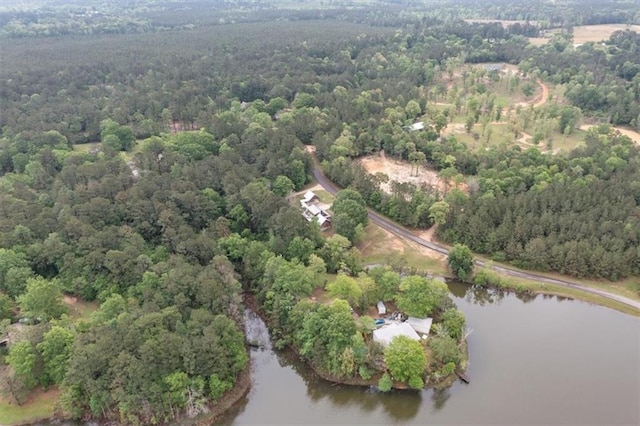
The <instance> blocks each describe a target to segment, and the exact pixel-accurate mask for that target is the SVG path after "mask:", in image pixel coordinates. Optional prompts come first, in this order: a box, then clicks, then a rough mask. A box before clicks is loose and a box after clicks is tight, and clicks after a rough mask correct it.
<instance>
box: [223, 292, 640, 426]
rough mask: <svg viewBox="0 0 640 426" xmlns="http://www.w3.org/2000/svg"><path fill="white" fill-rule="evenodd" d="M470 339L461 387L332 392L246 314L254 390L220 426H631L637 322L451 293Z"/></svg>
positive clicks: (606, 312) (639, 388)
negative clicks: (255, 343) (257, 344)
mask: <svg viewBox="0 0 640 426" xmlns="http://www.w3.org/2000/svg"><path fill="white" fill-rule="evenodd" d="M450 289H451V292H452V295H453V298H454V301H455V302H456V304H457V305H458V307H459V308H460V309H461V310H462V311H464V313H465V315H466V316H467V323H468V326H469V327H470V328H471V329H473V332H472V334H471V335H470V336H469V338H468V343H469V361H470V364H469V369H468V370H467V374H468V376H469V377H470V379H471V383H470V384H468V385H465V384H463V383H462V382H457V383H456V384H455V385H453V386H452V387H451V388H449V389H446V390H444V391H434V390H424V391H421V392H412V391H392V392H390V393H388V394H383V393H379V392H377V391H375V390H374V389H368V388H357V387H347V386H333V385H332V384H330V383H327V382H325V381H323V380H321V379H319V378H317V377H316V376H314V375H313V373H312V372H311V371H310V370H309V369H308V368H306V367H305V366H304V364H302V363H300V362H299V361H297V360H296V359H295V358H294V357H292V356H291V355H290V354H289V353H287V352H277V353H276V352H274V351H273V350H272V349H271V347H270V345H268V338H267V334H266V329H264V324H262V322H261V321H260V320H259V319H257V318H256V317H255V316H254V315H255V314H253V313H249V314H248V315H252V318H250V321H249V323H250V324H251V327H250V328H251V329H250V330H249V334H251V335H252V336H256V335H258V336H261V337H258V338H259V339H261V341H262V342H263V343H267V344H266V346H265V347H264V348H263V349H252V351H251V359H252V363H253V365H252V369H253V385H252V388H251V390H250V391H249V393H248V394H247V395H246V397H244V398H243V399H242V400H241V401H240V402H239V403H238V404H237V405H236V406H235V407H234V409H233V410H232V411H231V412H230V413H229V414H228V415H227V416H226V417H225V418H223V419H222V420H221V422H220V423H222V424H233V425H242V424H302V425H304V424H332V425H333V424H504V425H516V424H528V425H530V424H564V425H587V424H607V425H638V424H640V402H639V401H640V319H638V318H635V317H632V316H628V315H624V314H621V313H618V312H616V311H613V310H610V309H608V308H604V307H600V306H595V305H590V304H587V303H584V302H579V301H573V300H565V299H561V298H557V297H551V296H537V297H533V298H532V297H529V298H528V299H527V300H520V299H518V298H517V297H516V296H515V295H513V294H501V293H498V292H494V291H484V290H474V289H471V288H470V287H468V286H465V285H462V284H450Z"/></svg>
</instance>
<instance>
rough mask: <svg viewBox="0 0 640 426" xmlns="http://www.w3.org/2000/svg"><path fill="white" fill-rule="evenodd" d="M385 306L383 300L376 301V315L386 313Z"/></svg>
mask: <svg viewBox="0 0 640 426" xmlns="http://www.w3.org/2000/svg"><path fill="white" fill-rule="evenodd" d="M386 314H387V307H386V306H385V305H384V302H383V301H382V300H381V301H379V302H378V315H386Z"/></svg>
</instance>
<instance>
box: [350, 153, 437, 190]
mask: <svg viewBox="0 0 640 426" xmlns="http://www.w3.org/2000/svg"><path fill="white" fill-rule="evenodd" d="M360 164H362V166H363V167H364V169H365V170H366V171H367V172H368V173H370V174H376V173H384V174H385V175H387V176H389V182H387V183H382V184H380V188H381V189H382V190H383V191H385V192H386V193H391V181H394V180H395V181H397V182H411V183H413V184H414V185H417V186H420V185H423V184H427V185H430V186H432V187H434V188H436V189H437V190H438V191H439V192H442V193H443V192H445V191H446V189H447V184H446V182H444V180H443V179H440V178H439V177H438V173H437V172H435V171H433V170H429V169H426V168H424V167H420V169H419V171H418V176H411V175H410V174H411V164H409V163H406V162H404V161H398V160H394V159H390V158H387V157H386V156H384V155H371V156H368V157H364V158H362V159H361V160H360Z"/></svg>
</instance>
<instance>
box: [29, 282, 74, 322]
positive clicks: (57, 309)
mask: <svg viewBox="0 0 640 426" xmlns="http://www.w3.org/2000/svg"><path fill="white" fill-rule="evenodd" d="M18 305H19V306H20V314H21V315H22V316H23V317H27V318H31V319H34V320H38V321H50V320H52V319H55V318H60V316H61V315H62V314H64V313H65V311H66V307H65V305H64V303H63V301H62V289H61V287H60V283H59V281H58V280H57V279H53V280H47V279H45V278H42V277H36V278H29V279H28V280H27V291H26V292H25V293H24V294H23V295H22V296H20V297H18Z"/></svg>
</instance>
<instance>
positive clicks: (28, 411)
mask: <svg viewBox="0 0 640 426" xmlns="http://www.w3.org/2000/svg"><path fill="white" fill-rule="evenodd" d="M59 397H60V391H59V390H58V389H51V390H48V391H46V392H43V391H41V390H40V391H37V392H34V393H33V394H32V395H30V396H29V400H28V401H27V403H25V404H23V405H21V406H17V405H15V404H10V403H8V402H7V401H5V400H0V425H3V426H12V425H19V424H25V423H34V422H36V421H38V420H42V419H47V418H50V417H53V415H54V413H55V407H56V404H57V402H58V399H59Z"/></svg>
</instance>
